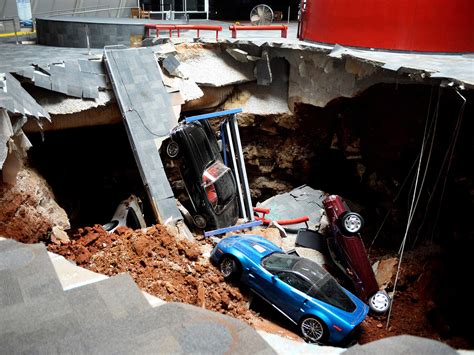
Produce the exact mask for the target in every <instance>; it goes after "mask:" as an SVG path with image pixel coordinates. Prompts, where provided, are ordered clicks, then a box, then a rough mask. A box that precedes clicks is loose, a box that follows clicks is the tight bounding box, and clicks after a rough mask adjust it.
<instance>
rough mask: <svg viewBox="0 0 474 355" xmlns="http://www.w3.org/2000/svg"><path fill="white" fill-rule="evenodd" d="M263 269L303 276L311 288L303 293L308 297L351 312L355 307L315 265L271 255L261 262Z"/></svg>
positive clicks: (309, 261)
mask: <svg viewBox="0 0 474 355" xmlns="http://www.w3.org/2000/svg"><path fill="white" fill-rule="evenodd" d="M262 264H263V267H264V268H265V269H267V270H268V271H270V272H272V273H276V272H279V271H286V270H288V271H292V272H294V273H297V274H299V275H301V276H303V277H304V278H305V279H306V280H307V281H309V283H310V284H311V287H310V288H309V290H308V291H305V292H306V293H307V294H308V295H309V296H311V297H314V298H317V299H320V300H321V301H323V302H325V303H328V304H330V305H333V306H334V307H337V308H340V309H342V310H344V311H346V312H353V311H354V310H355V309H356V305H355V304H354V302H352V300H351V299H350V297H349V296H348V295H347V294H346V293H345V292H344V291H343V289H342V287H341V286H340V285H339V284H338V283H337V281H336V280H335V279H334V278H333V277H332V276H331V275H330V274H329V273H328V272H327V271H326V270H324V269H323V268H322V267H321V266H319V265H318V264H317V263H315V262H313V261H311V260H308V259H305V258H300V257H298V256H294V255H287V254H282V253H273V254H271V255H269V256H267V257H266V258H265V259H263V261H262Z"/></svg>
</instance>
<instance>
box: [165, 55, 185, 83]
mask: <svg viewBox="0 0 474 355" xmlns="http://www.w3.org/2000/svg"><path fill="white" fill-rule="evenodd" d="M180 65H181V63H180V62H179V60H178V59H176V57H175V56H174V55H173V54H169V55H168V56H166V58H165V59H164V60H163V68H165V70H166V71H167V72H168V73H169V74H170V75H173V76H178V77H180V78H182V79H185V77H184V76H183V74H182V73H181V71H180V70H179V66H180Z"/></svg>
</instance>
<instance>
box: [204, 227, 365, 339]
mask: <svg viewBox="0 0 474 355" xmlns="http://www.w3.org/2000/svg"><path fill="white" fill-rule="evenodd" d="M211 261H212V262H213V263H214V264H216V265H218V266H219V268H220V270H221V272H222V274H223V276H224V278H226V279H236V280H239V281H241V282H243V283H245V284H246V285H247V286H248V287H249V288H250V289H251V290H252V291H253V292H254V293H255V294H257V295H258V296H260V297H261V298H262V299H263V300H265V301H267V302H268V303H269V304H270V305H272V306H273V307H274V308H275V309H276V310H278V311H279V312H280V313H282V314H283V315H284V316H285V317H286V318H288V319H289V320H290V321H291V322H292V323H294V324H295V325H297V326H298V328H299V331H300V333H301V335H302V336H303V338H304V339H306V340H307V341H310V342H328V343H340V342H341V341H343V340H344V339H345V338H347V337H348V335H349V334H350V333H351V332H352V331H353V330H354V329H355V328H356V327H357V326H358V325H359V324H360V323H361V322H362V321H363V320H364V319H365V317H366V315H367V313H368V311H369V307H367V305H366V304H364V303H363V302H362V301H361V300H359V299H358V298H357V297H356V296H355V295H353V294H352V293H351V292H349V291H347V290H346V289H344V288H343V287H342V286H340V285H339V284H338V283H337V281H336V280H335V279H334V278H333V277H332V276H331V275H330V274H329V273H328V272H327V271H326V270H324V269H323V268H322V267H321V266H319V265H318V264H316V263H315V262H313V261H311V260H308V259H306V258H301V257H299V256H296V255H292V254H286V253H284V252H283V250H282V249H280V248H279V247H277V246H276V245H275V244H273V243H272V242H270V241H268V240H267V239H265V238H263V237H261V236H257V235H234V236H230V237H227V238H224V239H222V240H221V241H220V242H219V243H218V244H217V245H216V246H215V248H214V249H213V251H212V253H211Z"/></svg>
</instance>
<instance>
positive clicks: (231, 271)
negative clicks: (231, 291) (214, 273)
mask: <svg viewBox="0 0 474 355" xmlns="http://www.w3.org/2000/svg"><path fill="white" fill-rule="evenodd" d="M219 268H220V270H221V273H222V275H223V276H224V278H226V279H234V278H236V277H237V275H238V273H239V265H238V263H237V261H236V260H235V259H234V258H233V257H231V256H229V255H225V256H223V257H222V260H221V263H220V266H219Z"/></svg>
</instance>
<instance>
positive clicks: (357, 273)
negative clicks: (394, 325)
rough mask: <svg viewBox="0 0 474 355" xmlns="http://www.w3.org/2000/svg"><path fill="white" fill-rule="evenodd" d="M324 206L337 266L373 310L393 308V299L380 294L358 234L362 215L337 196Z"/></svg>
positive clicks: (332, 252) (381, 310)
mask: <svg viewBox="0 0 474 355" xmlns="http://www.w3.org/2000/svg"><path fill="white" fill-rule="evenodd" d="M323 205H324V209H325V210H326V215H327V217H328V219H329V225H330V228H331V235H330V236H329V237H328V238H327V242H328V249H329V253H330V255H331V257H332V259H333V261H334V263H335V264H336V265H337V266H338V267H339V268H340V269H341V271H342V272H343V273H344V274H345V275H346V276H347V277H348V278H349V279H350V280H351V281H352V284H353V285H354V289H355V292H356V295H357V296H358V297H359V298H360V299H362V300H363V301H365V302H368V303H369V307H370V309H371V310H372V311H374V312H376V313H385V312H386V311H387V310H388V309H389V307H390V297H389V296H388V294H387V293H386V292H385V291H379V286H378V284H377V280H376V279H375V274H374V272H373V270H372V266H371V265H370V261H369V257H368V256H367V252H366V250H365V247H364V243H363V241H362V238H361V237H360V234H359V231H360V230H361V229H362V227H363V224H364V220H363V219H362V216H360V215H359V214H358V213H355V212H351V211H350V209H349V207H348V206H347V204H346V203H345V202H344V201H343V200H342V198H341V197H340V196H337V195H330V196H328V197H326V198H325V199H324V201H323Z"/></svg>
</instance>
